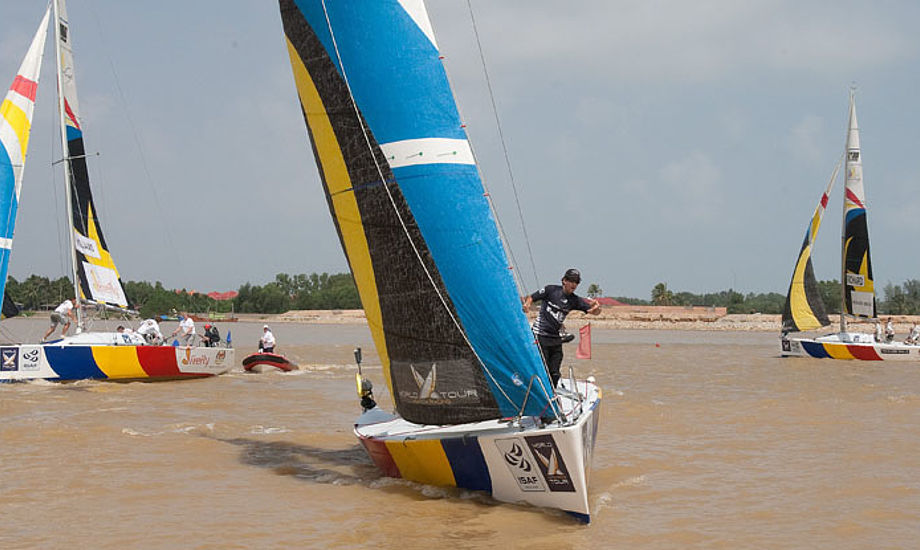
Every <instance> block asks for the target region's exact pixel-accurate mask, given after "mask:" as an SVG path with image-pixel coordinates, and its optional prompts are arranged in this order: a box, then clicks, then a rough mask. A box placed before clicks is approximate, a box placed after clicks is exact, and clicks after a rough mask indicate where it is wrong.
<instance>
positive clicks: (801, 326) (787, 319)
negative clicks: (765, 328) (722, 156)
mask: <svg viewBox="0 0 920 550" xmlns="http://www.w3.org/2000/svg"><path fill="white" fill-rule="evenodd" d="M839 170H840V165H839V164H838V165H837V167H836V168H834V173H833V175H831V180H830V182H829V183H828V184H827V189H825V190H824V194H822V195H821V200H819V201H818V206H817V207H815V212H814V214H813V215H812V217H811V222H810V223H809V224H808V229H807V230H806V231H805V239H804V240H803V241H802V249H801V250H800V251H799V256H798V259H797V260H796V262H795V269H794V270H793V271H792V281H791V282H790V283H789V291H788V292H787V293H786V305H785V307H783V332H798V331H803V330H814V329H816V328H821V327H824V326H827V325H829V324H830V323H831V322H830V319H828V318H827V312H826V310H825V305H824V301H823V300H822V299H821V293H820V291H819V289H818V281H817V280H816V279H815V272H814V268H813V267H812V264H811V252H812V248H813V246H814V242H815V239H816V238H817V236H818V229H820V227H821V220H822V219H823V217H824V211H825V210H826V209H827V201H828V198H829V196H830V193H831V190H832V189H833V187H834V182H835V181H836V180H837V173H838V172H839Z"/></svg>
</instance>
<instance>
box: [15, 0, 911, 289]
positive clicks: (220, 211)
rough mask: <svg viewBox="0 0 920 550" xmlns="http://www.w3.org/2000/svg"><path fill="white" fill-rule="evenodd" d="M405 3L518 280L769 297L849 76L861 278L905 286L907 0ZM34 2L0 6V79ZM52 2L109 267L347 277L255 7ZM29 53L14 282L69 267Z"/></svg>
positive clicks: (825, 169) (825, 159)
mask: <svg viewBox="0 0 920 550" xmlns="http://www.w3.org/2000/svg"><path fill="white" fill-rule="evenodd" d="M11 4H12V5H11ZM427 5H428V11H429V15H430V18H431V22H432V26H433V28H434V31H435V34H436V36H437V40H438V44H439V46H440V48H441V52H442V54H443V55H444V56H445V60H444V63H445V67H446V68H447V72H448V76H449V78H450V80H451V84H452V86H453V88H454V93H455V95H456V98H457V103H458V106H459V109H460V113H461V116H462V118H463V119H464V121H465V122H466V124H467V131H468V133H469V136H470V140H471V142H472V145H473V148H474V150H475V152H476V155H477V158H478V160H479V164H480V169H481V171H482V174H483V177H484V180H485V183H486V185H487V187H488V189H489V190H490V192H491V193H492V195H493V197H494V198H495V202H496V207H497V210H498V214H499V218H500V221H501V224H502V227H503V229H504V230H505V233H506V238H507V242H508V243H509V245H510V247H511V249H512V250H513V254H514V258H515V259H516V261H517V267H518V270H519V273H520V274H521V277H522V280H523V282H524V286H525V288H524V289H522V292H523V291H527V292H531V291H533V290H536V289H537V288H539V287H540V286H543V285H544V284H548V283H555V282H558V280H559V279H560V278H561V276H562V273H563V272H564V271H565V270H566V269H567V268H569V267H577V268H579V269H580V270H581V272H582V283H583V284H582V288H581V289H580V290H582V291H584V290H586V288H587V285H588V284H591V283H594V284H597V285H598V286H600V287H601V289H602V290H603V293H604V294H606V295H609V296H630V297H636V298H645V299H648V298H649V297H650V294H651V289H652V287H653V286H655V285H656V284H657V283H662V282H663V283H665V284H666V285H667V286H668V288H669V289H671V290H672V291H675V292H676V291H690V292H694V293H705V292H714V291H720V290H725V289H728V288H733V289H735V290H737V291H739V292H743V293H748V292H756V293H759V292H779V293H785V291H786V288H787V287H788V284H789V279H790V277H791V274H792V268H793V262H794V261H795V257H796V255H797V253H798V251H799V248H800V246H801V243H802V238H803V236H804V232H805V229H806V225H807V223H808V221H809V219H810V217H811V215H812V212H813V210H814V208H815V205H816V203H817V201H818V198H819V197H820V195H821V193H822V192H823V190H824V187H825V185H826V183H827V180H828V178H829V177H830V175H831V172H832V171H833V169H834V166H835V164H836V162H837V160H838V158H839V157H840V155H841V153H842V150H843V147H844V141H845V138H846V126H847V109H848V103H847V102H848V99H847V98H848V90H849V88H850V87H851V86H854V85H855V86H856V101H857V114H858V118H859V123H860V131H861V143H862V153H863V170H864V181H865V186H866V196H867V203H868V220H869V234H870V238H871V239H872V244H871V246H872V263H873V270H874V272H875V277H876V285H877V286H884V285H886V284H889V283H892V284H901V283H903V282H904V281H906V280H908V279H913V278H920V254H918V253H917V251H916V249H915V247H914V244H915V243H916V242H918V237H920V155H917V151H918V150H920V109H918V108H917V101H916V96H917V95H918V92H920V70H918V69H920V33H917V32H916V29H915V26H916V23H917V21H920V4H918V3H916V2H910V1H904V2H899V1H883V2H855V1H837V2H830V1H809V2H801V1H785V0H772V1H760V0H751V1H746V2H737V1H733V0H724V1H723V0H712V1H706V0H701V1H699V2H684V1H678V0H673V1H663V0H628V1H609V0H583V1H580V2H562V1H549V0H501V1H497V0H471V1H470V2H469V5H468V3H467V2H466V1H463V0H429V1H428V3H427ZM470 5H471V6H472V17H471V12H470ZM45 6H46V3H45V2H44V1H43V0H28V1H26V0H22V1H18V2H15V3H14V2H6V3H5V5H4V7H3V8H2V11H3V14H2V17H0V87H3V88H4V90H5V89H6V88H7V87H8V86H9V84H10V83H11V82H12V78H13V76H14V75H15V72H16V70H17V69H18V67H19V64H20V62H21V60H22V57H23V55H24V54H25V51H26V49H27V48H28V45H29V42H30V41H31V38H32V35H33V34H34V32H35V29H36V28H37V26H38V23H39V21H40V19H41V17H42V14H43V13H44V9H45ZM218 6H219V7H220V9H217V7H218ZM68 12H69V16H70V24H71V35H72V40H73V45H74V52H75V66H76V80H77V86H78V93H79V97H80V108H81V110H82V112H83V119H84V124H83V127H84V139H85V143H86V146H87V151H88V153H89V155H90V157H91V158H90V160H89V166H90V177H91V181H92V183H93V189H94V193H95V200H96V203H97V207H98V209H99V210H100V217H101V223H102V227H103V231H104V234H105V237H106V240H107V242H108V245H109V249H110V251H111V252H112V254H113V256H114V258H115V262H116V264H117V265H118V267H119V271H120V272H121V275H122V278H123V279H125V280H134V281H151V282H153V281H161V282H162V283H163V284H164V285H165V286H166V287H168V288H187V289H195V290H198V291H203V292H208V291H212V290H218V291H224V290H231V289H236V288H238V287H239V286H240V285H242V284H244V283H247V282H248V283H252V284H256V285H262V284H265V283H267V282H270V281H272V280H273V279H274V277H275V275H276V274H277V273H289V274H297V273H313V272H317V273H322V272H329V273H339V272H344V271H347V269H348V267H347V262H346V260H345V257H344V254H343V253H342V251H341V248H340V246H339V243H338V239H337V237H336V233H335V229H334V226H333V223H332V219H331V217H330V215H329V211H328V207H327V205H326V201H325V198H324V196H323V192H322V186H321V183H320V181H319V176H318V173H317V170H316V166H315V163H314V159H313V154H312V151H311V148H310V145H309V141H308V137H307V133H306V129H305V126H304V123H303V118H302V116H301V113H300V107H299V104H298V101H297V96H296V93H295V89H294V83H293V78H292V76H291V68H290V63H289V60H288V57H287V52H286V49H285V46H284V39H283V34H282V28H281V21H280V16H279V13H278V7H277V3H276V2H272V1H265V0H224V1H221V2H213V1H210V2H206V1H196V2H189V1H188V0H181V1H179V0H162V1H160V2H146V3H142V2H125V1H123V0H71V1H70V2H69V3H68ZM474 20H475V30H476V31H478V40H477V32H474V26H473V23H472V21H474ZM480 46H481V50H480ZM483 60H484V63H483ZM52 65H53V51H52V50H51V48H47V49H46V54H45V67H44V68H43V72H42V81H41V82H40V84H39V94H38V102H37V105H36V114H35V118H34V120H33V132H32V140H31V143H30V151H29V156H28V162H27V165H26V172H25V181H24V183H23V190H22V196H21V206H20V214H19V220H18V222H17V226H16V235H15V246H14V249H13V254H12V260H11V264H10V274H11V275H13V276H14V277H17V278H19V279H22V278H24V277H27V276H28V275H30V274H32V273H36V274H40V275H45V276H50V277H58V276H63V275H65V274H67V272H68V270H69V267H68V263H67V262H68V260H67V259H66V256H65V252H64V250H66V249H65V247H64V244H63V243H64V242H65V240H64V239H65V235H66V222H65V221H64V216H65V213H64V199H63V196H64V191H63V187H62V179H63V178H62V174H61V168H60V166H59V165H57V164H53V163H54V161H56V160H58V159H59V158H60V156H61V153H60V144H59V143H58V142H59V137H58V136H59V134H58V132H59V130H57V128H56V126H55V125H56V117H57V115H56V113H55V111H56V98H55V90H54V87H55V77H54V70H53V66H52ZM486 75H488V79H487V78H486ZM490 90H491V92H490ZM493 103H494V105H495V107H496V108H495V109H493V107H492V106H493ZM502 137H503V140H502V139H501V138H502ZM506 153H507V154H506ZM841 189H842V183H841V182H838V183H837V186H836V187H835V191H834V193H833V195H832V197H831V202H830V204H829V205H828V209H827V215H826V217H825V224H824V226H823V227H822V228H821V233H820V234H819V238H818V244H817V247H816V250H815V257H814V261H815V270H816V275H817V277H818V279H822V280H824V279H839V277H840V274H839V265H840V264H839V262H840V260H839V246H840V245H839V243H840V226H841V219H840V212H841V211H842V202H841V201H842V198H841ZM522 221H523V223H522Z"/></svg>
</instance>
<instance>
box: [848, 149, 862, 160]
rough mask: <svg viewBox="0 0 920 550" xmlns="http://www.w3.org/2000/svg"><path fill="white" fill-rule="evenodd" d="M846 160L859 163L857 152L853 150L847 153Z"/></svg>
mask: <svg viewBox="0 0 920 550" xmlns="http://www.w3.org/2000/svg"><path fill="white" fill-rule="evenodd" d="M847 160H849V161H850V162H859V151H857V150H855V149H854V150H852V151H847Z"/></svg>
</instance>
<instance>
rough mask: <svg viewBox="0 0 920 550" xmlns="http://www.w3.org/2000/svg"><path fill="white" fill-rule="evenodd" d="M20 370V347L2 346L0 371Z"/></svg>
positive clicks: (0, 350) (0, 349)
mask: <svg viewBox="0 0 920 550" xmlns="http://www.w3.org/2000/svg"><path fill="white" fill-rule="evenodd" d="M17 370H19V348H0V371H17Z"/></svg>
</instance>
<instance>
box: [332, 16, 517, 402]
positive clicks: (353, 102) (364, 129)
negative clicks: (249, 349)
mask: <svg viewBox="0 0 920 550" xmlns="http://www.w3.org/2000/svg"><path fill="white" fill-rule="evenodd" d="M321 1H322V4H323V15H324V16H325V18H326V27H327V28H328V29H329V37H330V38H331V39H332V47H333V49H334V50H335V56H336V59H337V60H338V62H339V67H340V68H341V69H342V80H344V81H345V88H346V89H347V90H348V97H349V99H351V105H352V107H353V108H354V110H355V116H356V117H357V120H358V124H360V125H361V133H362V134H363V136H364V142H365V144H366V145H367V150H368V151H369V152H370V154H371V158H372V159H374V167H375V168H376V169H377V175H378V176H379V177H380V181H381V183H382V184H383V189H384V191H386V194H387V198H388V199H389V201H390V205H391V206H392V207H393V212H394V213H395V214H396V218H397V219H398V220H399V225H400V226H401V227H402V230H403V233H405V234H406V239H407V240H408V241H409V244H410V245H411V246H412V251H413V252H414V253H415V257H416V259H418V262H419V265H421V267H422V270H423V271H424V272H425V276H426V277H428V281H429V282H430V283H431V287H432V288H433V289H434V291H435V293H436V294H437V295H438V299H439V300H440V301H441V304H442V305H443V306H444V309H445V311H447V315H448V316H449V317H450V319H451V321H453V323H454V326H456V327H457V331H458V332H459V333H460V336H462V337H463V340H464V342H466V345H467V346H469V348H470V351H472V352H473V356H474V357H476V360H477V361H479V364H480V365H481V366H482V370H483V371H484V372H485V373H486V374H487V375H488V376H489V378H491V379H492V382H493V383H494V386H495V387H496V388H498V391H499V392H501V394H502V395H503V396H504V397H505V399H507V400H508V402H509V403H511V404H512V405H515V406H517V403H515V402H514V400H513V399H511V397H510V396H509V395H508V394H507V393H505V390H504V388H502V386H501V384H499V383H498V380H496V378H495V376H494V375H493V374H492V372H491V371H490V370H489V367H487V366H486V364H485V362H484V361H483V360H482V357H480V356H479V354H478V353H477V352H476V348H474V347H473V343H472V342H470V340H469V338H467V336H466V332H464V330H463V327H461V326H460V321H458V320H457V318H456V317H455V316H454V313H453V311H451V309H450V306H448V305H447V300H446V299H445V298H444V295H443V294H442V293H441V289H440V288H438V285H437V284H436V283H435V282H434V277H432V275H431V272H430V271H428V266H427V265H425V261H424V260H423V259H422V255H421V253H420V252H419V250H418V247H417V246H416V244H415V242H414V241H413V240H412V235H411V234H410V233H409V228H408V227H407V226H406V222H405V220H404V219H403V217H402V214H400V212H399V208H397V207H396V200H395V199H394V198H393V194H392V193H391V192H390V186H389V183H388V182H387V181H386V178H385V177H384V175H383V170H382V169H381V168H380V163H379V162H378V161H377V155H376V154H375V152H374V147H373V145H371V140H370V136H368V135H367V127H366V126H365V124H364V119H363V117H362V116H361V110H360V109H358V103H357V101H356V100H355V95H354V93H352V91H351V84H350V83H349V82H348V75H347V74H346V72H345V62H344V61H343V60H342V54H341V53H340V52H339V44H338V42H337V41H336V39H335V32H334V31H333V30H332V21H331V20H330V19H329V10H327V9H326V0H321Z"/></svg>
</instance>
